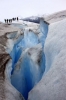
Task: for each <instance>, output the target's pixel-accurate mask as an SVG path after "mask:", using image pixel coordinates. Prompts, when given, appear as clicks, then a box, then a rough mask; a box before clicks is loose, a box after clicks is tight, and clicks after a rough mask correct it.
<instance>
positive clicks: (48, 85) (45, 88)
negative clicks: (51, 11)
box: [28, 19, 66, 100]
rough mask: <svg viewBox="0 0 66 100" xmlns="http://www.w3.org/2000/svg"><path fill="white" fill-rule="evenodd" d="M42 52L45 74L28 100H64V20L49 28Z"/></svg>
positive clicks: (65, 49) (65, 46) (65, 94)
mask: <svg viewBox="0 0 66 100" xmlns="http://www.w3.org/2000/svg"><path fill="white" fill-rule="evenodd" d="M44 52H45V58H46V68H45V74H44V75H43V77H42V79H41V81H40V82H39V83H38V84H37V85H36V86H35V87H34V88H33V90H31V91H30V93H29V97H28V100H66V89H65V87H66V74H65V73H66V55H65V52H66V19H65V20H62V21H59V22H57V23H54V24H51V25H50V26H49V32H48V35H47V38H46V42H45V47H44Z"/></svg>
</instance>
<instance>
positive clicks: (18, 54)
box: [9, 20, 48, 100]
mask: <svg viewBox="0 0 66 100" xmlns="http://www.w3.org/2000/svg"><path fill="white" fill-rule="evenodd" d="M20 28H21V26H20ZM22 28H23V27H22ZM37 33H38V34H37ZM37 33H35V32H34V31H32V30H28V29H26V30H24V34H23V36H20V37H19V38H18V39H17V41H16V42H14V46H13V49H12V51H11V52H10V56H11V58H12V71H11V84H12V85H13V86H14V87H15V88H16V89H17V90H18V91H19V92H20V93H21V94H22V95H23V96H24V98H25V100H27V99H28V93H29V92H30V91H31V89H33V87H34V86H35V85H36V84H37V83H38V82H39V81H40V80H41V78H42V76H43V74H44V72H45V67H46V66H45V53H44V51H43V49H44V44H45V40H46V37H47V33H48V25H47V24H46V23H45V22H43V21H42V20H41V21H40V29H39V27H38V29H37ZM14 37H15V36H13V37H12V36H11V38H14ZM9 38H10V37H9Z"/></svg>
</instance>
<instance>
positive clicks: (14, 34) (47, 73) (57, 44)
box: [0, 11, 66, 100]
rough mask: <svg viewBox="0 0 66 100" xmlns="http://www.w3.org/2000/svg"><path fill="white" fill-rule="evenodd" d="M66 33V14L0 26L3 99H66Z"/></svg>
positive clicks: (0, 90)
mask: <svg viewBox="0 0 66 100" xmlns="http://www.w3.org/2000/svg"><path fill="white" fill-rule="evenodd" d="M65 33H66V11H63V12H59V13H56V14H53V15H50V16H46V17H45V18H41V19H40V25H39V24H36V23H31V22H26V21H20V22H19V21H18V23H16V22H15V23H13V24H12V25H6V24H3V23H0V60H1V62H0V100H12V99H13V100H24V99H25V100H66V97H65V95H66V88H65V87H66V82H65V81H66V75H65V72H66V68H65V65H66V56H65V51H66V40H65V38H66V34H65ZM18 91H19V92H18Z"/></svg>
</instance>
